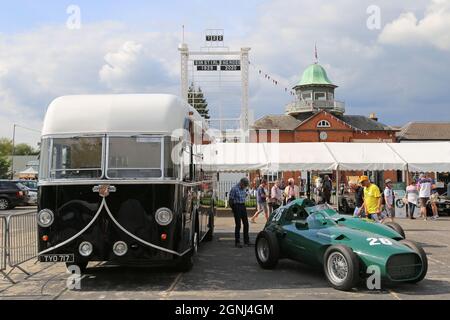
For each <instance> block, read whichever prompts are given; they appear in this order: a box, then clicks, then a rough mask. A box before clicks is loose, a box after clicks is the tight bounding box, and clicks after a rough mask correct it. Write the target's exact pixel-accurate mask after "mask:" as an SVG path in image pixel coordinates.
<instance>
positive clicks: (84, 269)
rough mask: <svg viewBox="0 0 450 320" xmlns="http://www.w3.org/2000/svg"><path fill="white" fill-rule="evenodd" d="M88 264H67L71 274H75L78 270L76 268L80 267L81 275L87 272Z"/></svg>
mask: <svg viewBox="0 0 450 320" xmlns="http://www.w3.org/2000/svg"><path fill="white" fill-rule="evenodd" d="M87 265H88V262H66V268H67V270H68V271H69V272H70V273H74V271H76V269H74V267H78V268H79V269H80V272H81V274H83V273H85V272H86V269H87Z"/></svg>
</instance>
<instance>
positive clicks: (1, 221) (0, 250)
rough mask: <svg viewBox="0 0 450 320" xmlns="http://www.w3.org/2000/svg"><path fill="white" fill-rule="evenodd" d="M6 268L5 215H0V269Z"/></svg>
mask: <svg viewBox="0 0 450 320" xmlns="http://www.w3.org/2000/svg"><path fill="white" fill-rule="evenodd" d="M5 269H6V217H3V216H0V271H3V270H5Z"/></svg>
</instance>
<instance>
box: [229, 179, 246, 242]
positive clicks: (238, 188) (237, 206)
mask: <svg viewBox="0 0 450 320" xmlns="http://www.w3.org/2000/svg"><path fill="white" fill-rule="evenodd" d="M249 184H250V182H249V180H248V179H247V178H242V179H241V181H240V182H239V183H238V184H237V185H235V186H234V187H233V188H231V190H230V196H229V203H230V206H231V209H232V210H233V214H234V221H235V224H236V226H235V229H234V238H235V246H236V247H237V248H242V244H241V241H240V233H241V222H242V224H243V225H244V243H245V245H247V246H250V237H249V224H248V216H247V209H246V208H245V200H246V197H247V192H246V190H247V188H248V186H249Z"/></svg>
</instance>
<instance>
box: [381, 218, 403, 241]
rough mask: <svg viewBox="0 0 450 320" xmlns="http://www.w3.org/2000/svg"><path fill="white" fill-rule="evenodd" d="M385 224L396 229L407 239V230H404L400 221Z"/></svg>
mask: <svg viewBox="0 0 450 320" xmlns="http://www.w3.org/2000/svg"><path fill="white" fill-rule="evenodd" d="M384 225H385V226H388V227H389V228H391V229H393V230H394V231H396V232H397V233H398V234H400V235H401V236H402V237H403V239H406V235H405V231H404V230H403V228H402V227H401V226H400V225H399V224H398V223H395V222H386V223H385V224H384Z"/></svg>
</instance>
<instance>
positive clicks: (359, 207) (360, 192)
mask: <svg viewBox="0 0 450 320" xmlns="http://www.w3.org/2000/svg"><path fill="white" fill-rule="evenodd" d="M349 184H350V189H351V190H352V191H353V192H354V193H355V211H354V212H353V216H355V217H361V218H362V217H363V216H364V188H363V187H361V186H360V185H359V184H357V183H356V182H353V181H350V183H349Z"/></svg>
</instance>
